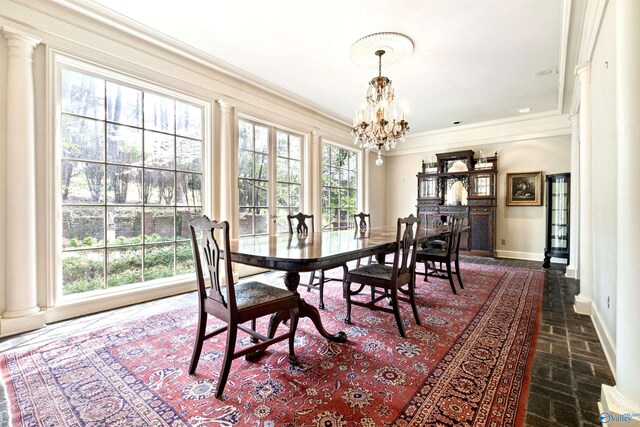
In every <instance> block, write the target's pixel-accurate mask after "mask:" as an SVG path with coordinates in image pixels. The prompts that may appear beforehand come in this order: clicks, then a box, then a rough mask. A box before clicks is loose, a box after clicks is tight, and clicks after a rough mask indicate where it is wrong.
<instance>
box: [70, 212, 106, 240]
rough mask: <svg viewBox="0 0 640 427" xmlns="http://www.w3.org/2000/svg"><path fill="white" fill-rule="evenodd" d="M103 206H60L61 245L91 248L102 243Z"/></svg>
mask: <svg viewBox="0 0 640 427" xmlns="http://www.w3.org/2000/svg"><path fill="white" fill-rule="evenodd" d="M104 220H105V217H104V208H103V207H91V206H63V207H62V247H63V248H65V249H66V248H91V247H96V246H102V245H104Z"/></svg>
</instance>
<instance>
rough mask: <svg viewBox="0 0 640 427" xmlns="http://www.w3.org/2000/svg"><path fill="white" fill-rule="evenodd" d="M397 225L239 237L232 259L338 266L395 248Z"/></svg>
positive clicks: (425, 234) (291, 266) (300, 267)
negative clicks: (302, 234) (367, 229)
mask: <svg viewBox="0 0 640 427" xmlns="http://www.w3.org/2000/svg"><path fill="white" fill-rule="evenodd" d="M396 230H397V228H396V226H386V227H374V228H371V230H369V231H368V232H366V233H364V234H361V233H360V232H359V231H357V230H337V231H322V232H315V233H309V234H307V235H304V236H301V235H296V234H293V235H291V234H278V235H275V236H256V237H241V238H239V239H234V240H232V241H231V242H230V244H231V256H232V260H233V261H234V262H238V263H241V264H247V265H253V266H256V267H263V268H268V269H273V270H287V271H298V272H302V271H313V270H318V269H328V268H333V267H338V266H340V265H342V264H344V263H346V262H348V261H351V260H354V259H358V258H364V257H368V256H370V255H376V254H379V253H390V252H393V251H394V250H395V240H396ZM447 231H448V228H446V227H440V228H421V229H420V231H419V233H420V236H421V238H424V239H428V238H432V237H436V236H440V235H442V234H444V233H446V232H447Z"/></svg>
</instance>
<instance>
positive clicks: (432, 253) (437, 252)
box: [417, 248, 447, 259]
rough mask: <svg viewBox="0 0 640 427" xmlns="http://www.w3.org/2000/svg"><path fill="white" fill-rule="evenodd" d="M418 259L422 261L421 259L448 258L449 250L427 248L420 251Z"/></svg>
mask: <svg viewBox="0 0 640 427" xmlns="http://www.w3.org/2000/svg"><path fill="white" fill-rule="evenodd" d="M417 256H418V259H421V257H425V256H426V257H446V256H447V250H446V249H439V248H426V249H420V250H419V251H418V255H417Z"/></svg>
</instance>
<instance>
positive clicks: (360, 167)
mask: <svg viewBox="0 0 640 427" xmlns="http://www.w3.org/2000/svg"><path fill="white" fill-rule="evenodd" d="M325 145H327V146H331V147H336V148H339V149H341V150H345V151H350V152H351V153H354V154H356V167H357V172H358V179H357V187H356V192H357V194H356V206H355V212H354V213H355V214H358V213H359V212H363V211H364V208H363V206H364V192H365V186H364V183H365V179H364V175H365V170H364V159H365V157H366V154H368V152H367V151H363V150H358V149H355V148H351V147H345V146H344V145H342V144H337V143H335V142H332V141H328V140H323V141H322V142H321V144H320V158H319V159H318V164H319V169H320V170H319V176H318V179H319V180H320V182H319V186H318V188H319V189H320V194H319V195H318V197H319V200H320V201H319V205H318V206H319V207H320V208H319V212H320V226H321V227H322V228H324V226H325V224H323V223H322V221H323V219H324V217H323V209H322V193H323V188H324V186H323V185H322V170H323V167H324V164H323V157H322V156H323V154H322V152H323V148H324V146H325ZM363 154H365V155H364V156H363Z"/></svg>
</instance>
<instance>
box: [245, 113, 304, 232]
mask: <svg viewBox="0 0 640 427" xmlns="http://www.w3.org/2000/svg"><path fill="white" fill-rule="evenodd" d="M238 139H239V141H238V146H239V149H238V193H239V194H238V196H239V197H238V202H239V209H240V211H239V217H240V236H255V235H265V234H270V233H271V234H272V233H283V232H288V231H289V226H288V223H287V215H288V214H289V213H297V212H298V211H299V210H300V200H301V199H300V197H301V196H300V193H301V188H300V187H301V179H300V175H301V167H302V164H301V160H302V137H300V136H299V135H295V134H292V133H289V132H285V131H283V130H279V129H276V128H273V127H269V126H265V125H261V124H258V123H254V122H250V121H248V120H240V121H239V124H238ZM272 159H274V160H275V161H274V160H272ZM272 163H273V164H272ZM269 219H273V220H274V221H269ZM270 224H273V226H270Z"/></svg>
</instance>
